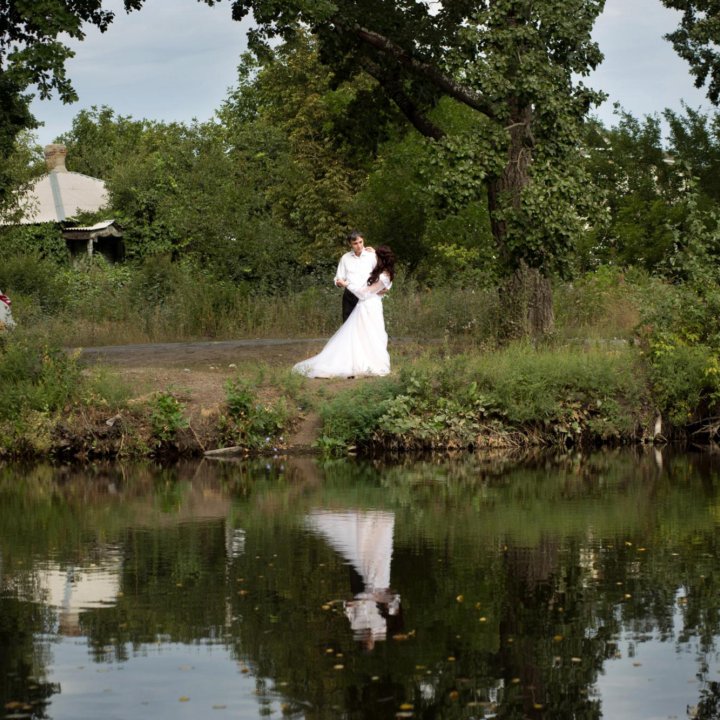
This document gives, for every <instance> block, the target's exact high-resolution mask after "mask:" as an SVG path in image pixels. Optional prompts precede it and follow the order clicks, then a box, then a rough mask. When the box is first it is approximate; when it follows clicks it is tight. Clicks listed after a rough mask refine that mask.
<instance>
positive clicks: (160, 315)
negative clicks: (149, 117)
mask: <svg viewBox="0 0 720 720" xmlns="http://www.w3.org/2000/svg"><path fill="white" fill-rule="evenodd" d="M0 283H4V284H0V288H2V289H3V290H4V291H5V292H7V293H8V294H10V296H11V297H12V299H13V302H14V311H15V315H16V319H17V320H18V322H19V323H20V324H21V325H22V326H24V327H26V328H28V327H34V328H38V329H42V331H43V332H47V333H48V334H49V335H50V336H51V337H52V338H53V339H54V340H55V341H56V342H57V343H59V344H62V345H64V346H92V345H112V344H125V343H150V342H169V341H182V340H196V339H217V340H223V339H240V338H271V337H285V338H301V337H327V336H329V335H331V334H332V333H333V332H334V331H335V330H336V329H337V327H338V325H339V323H340V321H341V320H340V313H341V310H340V306H341V292H340V290H338V289H337V288H334V287H333V286H332V281H331V277H329V276H328V277H324V276H322V277H320V276H307V277H303V276H300V277H298V278H296V279H294V280H292V282H291V281H288V283H287V289H285V290H282V289H280V288H274V289H273V288H263V287H262V286H261V284H258V283H253V282H241V283H238V284H233V283H232V282H230V281H228V280H217V279H215V278H213V277H212V276H210V275H208V274H207V273H204V272H202V271H200V270H198V269H197V268H195V267H192V266H190V265H186V264H183V263H171V262H170V261H169V260H167V259H165V258H153V259H150V260H148V261H146V263H145V264H144V265H139V266H129V265H115V266H110V265H106V264H103V263H102V262H97V263H95V264H93V265H92V266H89V267H87V266H85V267H80V268H72V269H67V268H66V269H61V268H58V267H57V266H56V265H53V264H52V263H50V262H48V261H42V260H40V259H38V258H33V259H27V258H12V259H11V263H10V265H5V266H3V268H2V269H0ZM655 285H657V283H655ZM653 287H654V286H653V283H652V282H651V281H650V280H649V279H648V278H646V277H642V276H639V275H638V276H633V277H628V276H626V275H624V274H623V273H621V272H619V271H618V270H616V269H613V268H603V269H602V270H600V271H598V272H596V273H593V274H591V275H588V276H586V277H583V278H581V279H579V280H577V281H575V282H573V283H560V284H558V285H557V286H556V288H555V314H556V338H557V339H558V340H559V341H561V342H562V341H567V340H574V339H576V338H585V339H587V338H590V339H597V338H613V337H621V338H628V337H630V336H631V334H632V332H633V329H634V328H635V326H636V325H637V323H638V321H639V317H640V307H641V305H642V304H643V303H645V302H647V301H648V297H649V295H651V293H652V288H653ZM384 309H385V318H386V325H387V329H388V332H389V334H390V335H391V336H392V337H405V338H415V339H418V340H420V341H423V340H427V339H443V340H449V341H454V342H458V343H460V344H461V345H465V346H468V347H473V346H475V347H477V346H480V347H483V348H486V347H492V346H493V345H494V343H495V338H496V336H497V328H498V325H499V322H498V321H499V320H500V319H501V314H502V312H503V305H502V300H501V298H500V296H499V294H498V292H497V291H496V290H495V289H483V288H472V287H463V286H461V285H460V284H459V283H458V284H454V281H453V279H449V282H448V283H447V284H446V285H443V286H438V287H435V288H425V287H420V286H418V285H417V284H416V283H415V282H414V281H413V279H412V278H410V277H407V276H404V274H403V273H402V272H401V273H400V275H399V277H398V278H396V281H395V283H394V287H393V289H392V291H391V292H390V294H389V295H388V296H387V297H386V299H385V301H384Z"/></svg>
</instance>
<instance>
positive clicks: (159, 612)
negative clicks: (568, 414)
mask: <svg viewBox="0 0 720 720" xmlns="http://www.w3.org/2000/svg"><path fill="white" fill-rule="evenodd" d="M213 467H220V466H208V465H207V464H206V465H205V466H203V468H202V470H200V471H198V468H197V467H194V468H190V467H188V468H186V469H184V470H183V471H182V473H180V472H179V471H177V472H173V471H170V470H167V469H166V470H164V471H163V473H162V474H160V475H153V474H152V472H149V471H147V470H143V471H142V472H141V474H140V476H139V478H138V479H133V477H131V476H127V477H125V478H122V477H120V476H119V475H117V474H116V475H112V482H111V481H110V476H111V473H110V474H108V473H106V474H105V475H103V476H99V475H97V474H96V475H95V476H94V477H95V479H97V480H98V482H99V485H98V487H97V488H93V487H92V480H91V479H88V480H87V481H86V483H85V484H84V485H82V484H79V485H76V484H75V483H74V481H73V482H70V480H68V479H64V480H63V482H61V483H60V484H59V485H56V486H53V485H52V481H51V479H49V478H48V477H47V476H43V475H38V476H36V477H35V479H34V480H31V482H30V484H29V489H28V492H24V491H22V490H20V489H19V488H18V486H17V483H14V484H12V483H10V482H9V477H8V475H7V471H2V470H0V542H2V543H3V544H2V545H0V547H8V546H10V545H11V544H12V547H13V548H14V554H13V557H8V559H7V562H6V563H5V576H4V579H3V586H4V588H5V590H6V591H7V592H10V594H11V595H12V596H13V597H14V598H15V600H14V601H15V602H16V605H15V606H11V605H7V608H8V610H7V612H3V613H2V615H0V632H2V633H4V634H3V635H2V636H1V637H0V641H2V642H3V644H2V645H0V664H1V666H0V672H2V675H0V677H2V678H4V680H3V681H2V682H3V683H4V684H3V685H2V686H1V687H2V688H3V690H2V692H3V693H4V695H3V697H6V698H7V699H8V701H9V700H12V699H16V698H14V697H12V695H13V694H14V693H16V692H17V693H20V694H21V695H22V694H23V693H24V694H25V695H24V697H27V698H30V697H32V694H31V691H30V689H29V688H30V684H32V683H33V682H35V683H36V684H38V687H42V685H41V683H37V682H36V681H37V679H38V678H40V679H41V678H42V665H43V662H44V661H43V658H42V656H41V655H39V654H38V652H37V647H34V646H33V644H32V638H33V636H34V635H35V634H37V633H40V632H47V630H48V628H47V627H46V626H45V625H44V624H43V623H45V624H47V623H48V622H52V619H53V618H54V617H55V616H54V615H48V616H44V615H42V614H37V608H38V607H41V606H35V610H34V611H30V609H29V608H28V607H24V606H23V605H22V604H21V603H17V599H18V597H20V595H19V593H20V592H21V589H20V586H21V585H22V582H23V581H22V578H23V577H24V578H25V580H26V581H27V582H28V583H29V584H28V585H27V587H26V591H28V592H30V591H31V590H32V587H33V586H32V583H31V582H30V580H29V579H28V578H29V576H23V575H21V569H22V568H23V567H27V565H28V564H29V562H28V561H29V558H31V557H33V555H34V554H37V553H38V552H40V553H43V552H53V553H56V555H57V553H58V552H59V553H60V554H59V555H57V557H59V558H60V559H61V560H62V561H63V562H64V563H66V564H68V563H70V562H75V563H77V564H78V565H81V563H82V562H83V561H86V560H87V561H89V560H90V559H92V560H93V561H97V560H98V558H99V557H100V556H99V555H98V552H99V548H101V544H100V543H98V541H97V539H98V538H100V537H102V538H103V539H104V540H105V541H108V542H112V543H113V544H114V546H116V547H119V548H121V549H122V570H121V574H120V580H121V585H120V587H121V595H120V596H119V597H118V598H117V599H116V602H115V603H114V605H112V606H110V607H104V608H101V609H100V608H98V609H94V610H91V611H86V612H84V613H83V614H82V616H81V628H82V630H83V632H85V633H86V634H87V635H88V637H89V638H90V643H91V646H92V648H93V651H94V653H95V658H96V659H97V660H101V661H104V660H107V659H110V658H114V659H124V658H127V657H129V655H130V654H131V653H132V652H133V650H134V648H137V647H139V646H140V645H142V644H143V643H146V642H154V641H155V639H156V638H157V636H158V634H162V635H164V636H165V637H167V638H168V639H171V640H174V641H178V642H187V643H193V642H197V640H199V639H206V638H213V639H217V640H218V641H220V642H224V643H226V644H227V645H228V646H229V647H230V648H231V649H232V651H233V653H234V654H235V656H236V657H237V659H238V660H239V661H241V662H243V663H246V664H247V665H248V666H249V668H250V669H251V671H252V673H253V674H254V675H255V676H256V678H257V686H258V692H259V693H260V698H261V699H262V700H263V701H264V704H263V707H267V706H269V703H270V701H274V700H276V699H278V698H279V697H281V698H282V699H283V700H284V701H285V702H287V704H288V708H289V711H290V710H292V709H293V708H294V709H296V710H297V711H298V712H302V713H303V714H304V715H305V716H306V717H307V718H320V717H336V716H337V714H338V711H337V710H335V709H333V708H334V707H337V708H341V709H342V713H343V714H346V716H347V717H351V718H354V717H357V718H365V717H367V718H384V717H387V718H391V717H394V716H395V713H396V712H397V710H398V707H399V706H400V704H401V703H403V702H409V703H411V704H413V706H414V708H415V716H416V717H420V716H425V717H444V718H453V717H462V716H463V713H465V715H467V713H468V712H474V713H476V714H477V715H479V714H480V713H481V711H482V712H485V713H487V714H490V713H493V712H494V713H495V714H496V715H497V716H498V717H501V718H513V719H514V718H522V717H546V718H553V719H554V718H560V719H561V720H562V719H563V718H570V717H583V718H597V717H599V715H600V712H601V708H600V707H599V706H598V699H597V698H596V697H593V695H592V692H593V687H594V685H595V683H596V680H597V675H598V673H599V672H600V671H601V669H602V667H603V665H604V664H605V663H607V662H611V661H612V658H613V657H614V654H615V652H616V650H617V646H616V645H615V641H616V639H617V636H618V634H619V632H620V630H621V629H623V628H624V629H625V630H626V631H627V632H628V633H631V634H633V635H634V636H635V637H636V638H637V641H638V642H642V638H643V637H647V636H649V635H651V634H655V635H657V636H658V637H661V638H664V639H665V640H667V641H673V640H674V641H675V642H677V643H679V644H681V643H687V642H689V641H690V640H691V639H693V638H696V637H697V638H699V640H700V644H699V647H700V652H699V656H698V667H699V669H700V672H701V673H702V672H703V668H705V671H706V670H707V668H706V663H705V657H704V656H705V655H707V654H708V653H709V652H711V651H712V650H713V649H714V648H715V646H716V640H717V635H718V632H719V631H720V619H719V617H718V600H717V598H718V597H720V586H718V584H717V583H716V581H715V577H719V575H718V572H717V570H718V567H717V558H718V557H720V547H718V543H719V542H720V538H718V537H717V533H716V522H717V519H718V517H720V514H718V507H720V504H719V503H718V500H717V497H718V487H719V485H718V478H719V477H720V474H719V473H718V465H717V460H715V461H711V460H708V459H702V461H701V462H699V463H698V462H696V459H694V458H692V457H691V456H682V457H672V456H669V457H665V459H664V462H663V464H662V472H660V470H659V468H658V465H657V463H656V461H655V459H654V457H653V456H652V455H651V454H648V455H647V456H641V457H640V458H639V460H638V462H636V463H634V464H628V463H627V462H626V460H625V459H623V458H622V456H621V455H614V454H613V453H609V454H605V455H602V456H599V457H595V458H591V459H587V458H581V457H572V458H563V459H561V460H555V459H553V460H551V461H548V462H547V463H546V464H545V465H543V464H542V463H540V462H537V463H536V464H535V465H534V466H533V467H530V468H528V467H524V468H522V469H519V470H518V469H516V470H514V471H512V470H510V469H509V468H507V467H506V468H503V469H502V471H498V472H495V473H492V472H485V473H484V470H483V466H482V465H477V464H474V463H473V462H469V463H466V464H465V465H462V464H459V463H458V464H452V463H437V462H429V463H426V464H415V465H413V466H411V467H407V468H404V469H402V470H392V469H390V470H388V471H384V472H383V473H382V474H379V473H378V471H377V469H376V468H375V467H374V466H372V465H371V466H363V470H362V473H361V476H360V477H359V478H358V477H356V476H355V475H353V465H352V464H347V463H341V464H339V465H329V466H328V467H327V468H326V469H325V470H324V473H322V472H321V473H318V470H317V467H316V466H315V465H314V463H312V462H311V461H308V462H306V463H305V465H294V464H291V465H290V467H287V468H286V471H283V472H279V471H278V470H277V468H276V467H275V466H270V467H268V468H265V469H264V470H263V469H262V468H261V469H260V470H259V471H258V470H253V471H252V472H251V471H250V470H249V469H248V468H247V467H246V466H239V469H238V470H237V471H235V470H233V465H229V464H228V465H223V466H221V467H222V469H221V470H214V469H213ZM308 468H309V469H308ZM698 468H700V470H699V469H698ZM3 473H5V474H4V475H3ZM483 473H484V474H483ZM193 477H194V478H195V479H194V480H193V479H192V478H193ZM153 478H154V479H153ZM11 485H13V486H12V487H11ZM118 495H120V496H123V495H124V496H125V498H126V499H127V500H128V503H127V504H122V503H118V504H116V498H117V497H118ZM203 497H204V498H205V500H203ZM148 499H149V500H148ZM203 502H204V503H205V504H202V503H203ZM363 502H365V503H367V504H368V505H370V504H375V505H376V506H377V505H378V504H379V503H382V502H385V503H386V506H385V507H386V508H389V509H388V510H386V511H385V512H386V513H388V514H390V513H391V514H392V515H393V516H394V524H393V529H392V535H391V537H392V548H391V553H390V554H391V555H392V586H393V587H394V588H396V589H398V590H400V591H401V593H402V606H403V621H404V627H403V628H402V632H401V635H404V636H405V638H404V639H393V635H395V634H397V631H396V630H395V629H394V628H392V627H388V628H387V630H386V638H387V639H386V641H385V642H381V643H377V644H375V646H374V649H373V651H372V653H366V652H362V651H361V650H360V649H359V648H358V647H357V645H356V643H355V641H354V640H353V636H352V633H351V632H349V631H348V617H347V615H346V614H345V610H346V609H347V607H348V606H347V605H345V608H344V607H343V601H345V602H346V603H347V601H348V600H349V601H352V599H353V598H352V596H355V595H359V594H362V593H364V592H367V591H368V589H369V588H368V583H367V576H368V574H369V571H368V569H367V568H366V569H365V570H364V571H363V572H359V571H358V568H361V569H362V562H358V564H357V567H356V566H355V565H354V564H353V562H352V560H351V559H349V558H348V557H347V556H344V555H343V554H342V552H339V551H338V549H337V547H334V546H333V545H332V544H330V543H328V540H327V538H326V537H324V536H320V535H315V536H308V534H307V533H306V531H305V528H304V526H303V518H304V517H305V516H306V515H307V513H308V511H309V510H310V509H311V508H312V507H318V506H331V507H333V508H335V509H338V508H340V512H342V508H347V507H358V505H362V503H363ZM153 507H154V509H153ZM158 507H160V511H158ZM202 508H205V509H206V510H208V512H210V509H212V517H209V518H207V519H206V520H203V521H200V520H198V518H197V517H194V515H196V514H197V511H198V510H199V509H202ZM357 512H360V511H357ZM365 512H369V511H365ZM133 517H134V518H136V519H137V518H139V521H140V526H138V525H132V519H131V518H133ZM179 519H181V520H187V522H179ZM239 528H242V532H240V533H235V532H233V531H235V530H238V529H239ZM385 555H386V556H387V553H385ZM20 560H22V561H23V562H19V561H20ZM348 562H349V563H350V567H351V573H350V582H349V581H348ZM388 567H389V566H388ZM387 576H388V581H387V583H385V582H378V583H375V582H372V583H370V585H371V586H375V585H385V584H387V585H388V587H389V585H390V582H389V571H388V572H387ZM357 583H360V584H359V585H358V584H357ZM372 589H373V590H377V589H378V588H377V587H372ZM380 589H381V590H383V589H385V588H380ZM22 592H25V591H22ZM679 594H681V595H682V597H683V600H682V602H680V604H678V595H679ZM392 595H394V593H390V594H389V595H388V596H387V597H385V596H383V597H382V598H380V605H381V606H382V605H383V604H387V606H388V607H389V606H390V602H391V597H392ZM458 598H462V600H459V599H458ZM5 599H6V598H3V600H2V602H5ZM367 599H368V600H371V601H372V602H374V603H375V605H376V606H377V602H376V601H375V600H373V599H371V598H367ZM676 614H680V616H681V617H682V629H681V630H680V632H679V633H678V634H677V635H676V636H675V635H674V633H675V632H676V631H675V630H674V624H673V619H674V616H675V615H676ZM6 617H7V618H9V619H8V620H7V623H5V618H6ZM394 617H396V616H392V615H391V614H390V613H388V614H387V616H386V617H383V616H382V615H381V616H380V620H381V621H383V622H388V621H390V622H391V621H392V620H393V618H394ZM482 618H484V620H483V621H481V619H482ZM10 622H12V623H16V624H17V626H18V627H19V628H20V632H19V633H18V634H17V636H13V634H12V633H13V629H12V627H11V626H10V625H9V623H10ZM8 628H9V629H8ZM23 628H24V629H23ZM54 629H55V628H54V626H53V627H52V628H51V629H50V632H52V631H54ZM23 633H24V634H23ZM27 657H34V658H35V659H34V661H33V663H34V665H35V667H32V665H33V663H27V661H26V660H23V658H27ZM23 662H25V663H26V665H25V666H23V664H22V663H23ZM340 665H342V666H343V668H342V669H336V666H340ZM6 668H9V669H10V670H9V671H8V673H5V672H4V670H5V669H6ZM13 668H14V669H13ZM12 672H16V675H14V676H13V675H12ZM374 677H376V678H378V679H377V680H373V678H374ZM22 678H25V679H22ZM31 678H32V679H31ZM32 692H41V691H36V690H33V691H32ZM42 692H52V688H45V690H42ZM717 697H718V690H717V686H716V685H715V684H713V683H706V684H705V685H704V689H703V694H702V697H701V698H699V700H700V703H699V705H698V707H699V712H700V711H702V712H704V713H705V714H704V715H699V717H704V718H710V717H713V715H712V713H713V712H717V702H718V701H717ZM17 699H22V698H20V697H18V698H17ZM468 705H470V706H471V707H470V708H468ZM473 708H475V709H473Z"/></svg>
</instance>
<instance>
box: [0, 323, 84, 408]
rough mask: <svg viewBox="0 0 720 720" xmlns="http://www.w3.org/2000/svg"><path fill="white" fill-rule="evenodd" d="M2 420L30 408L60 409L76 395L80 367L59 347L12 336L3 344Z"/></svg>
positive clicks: (0, 360) (0, 376)
mask: <svg viewBox="0 0 720 720" xmlns="http://www.w3.org/2000/svg"><path fill="white" fill-rule="evenodd" d="M0 388H2V392H0V420H17V419H19V418H20V417H21V416H22V414H23V413H25V412H27V411H28V410H36V411H43V412H56V411H58V410H61V409H62V408H63V407H64V406H65V405H66V404H67V403H68V402H71V401H72V400H74V399H76V397H77V396H78V392H79V390H80V369H79V367H78V365H77V361H76V360H75V358H73V357H70V356H69V355H68V354H67V353H65V352H63V351H62V350H60V349H58V348H53V347H50V346H47V345H44V344H33V343H31V342H29V341H28V340H27V339H23V338H20V337H18V336H11V337H7V338H3V339H2V344H1V345H0Z"/></svg>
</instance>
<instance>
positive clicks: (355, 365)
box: [293, 273, 392, 378]
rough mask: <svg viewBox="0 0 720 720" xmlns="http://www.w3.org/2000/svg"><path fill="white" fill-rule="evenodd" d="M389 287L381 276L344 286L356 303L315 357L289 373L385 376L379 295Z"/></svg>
mask: <svg viewBox="0 0 720 720" xmlns="http://www.w3.org/2000/svg"><path fill="white" fill-rule="evenodd" d="M391 287H392V282H391V280H390V277H389V276H388V275H387V274H385V273H382V274H381V275H380V277H379V278H378V279H377V280H376V281H375V282H374V283H373V284H372V285H369V286H365V287H348V290H350V291H351V292H352V293H353V294H354V295H357V297H358V304H357V305H356V306H355V309H354V310H353V311H352V313H350V317H348V319H347V320H346V321H345V322H344V323H343V324H342V325H341V326H340V329H339V330H338V331H337V332H336V333H335V334H334V335H333V336H332V337H331V338H330V339H329V340H328V341H327V344H326V345H325V347H324V348H323V349H322V350H321V351H320V353H319V354H318V355H314V356H313V357H311V358H308V359H307V360H303V361H302V362H299V363H297V365H295V366H294V367H293V372H295V373H299V374H300V375H305V376H306V377H311V378H347V377H357V376H358V375H387V374H388V373H389V372H390V355H388V351H387V342H388V336H387V333H386V332H385V318H384V317H383V307H382V294H384V293H385V292H387V291H388V290H389V289H390V288H391Z"/></svg>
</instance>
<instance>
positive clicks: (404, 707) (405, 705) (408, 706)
mask: <svg viewBox="0 0 720 720" xmlns="http://www.w3.org/2000/svg"><path fill="white" fill-rule="evenodd" d="M400 709H401V710H414V709H415V706H414V705H413V704H412V703H403V704H402V705H401V706H400Z"/></svg>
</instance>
